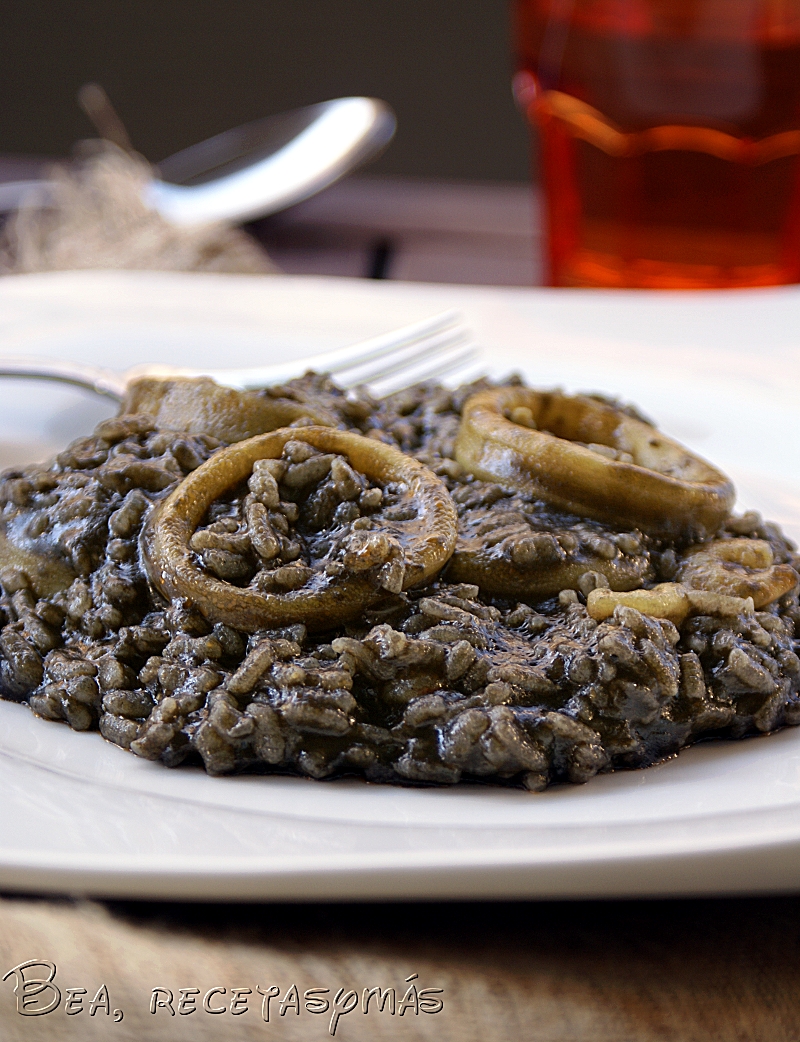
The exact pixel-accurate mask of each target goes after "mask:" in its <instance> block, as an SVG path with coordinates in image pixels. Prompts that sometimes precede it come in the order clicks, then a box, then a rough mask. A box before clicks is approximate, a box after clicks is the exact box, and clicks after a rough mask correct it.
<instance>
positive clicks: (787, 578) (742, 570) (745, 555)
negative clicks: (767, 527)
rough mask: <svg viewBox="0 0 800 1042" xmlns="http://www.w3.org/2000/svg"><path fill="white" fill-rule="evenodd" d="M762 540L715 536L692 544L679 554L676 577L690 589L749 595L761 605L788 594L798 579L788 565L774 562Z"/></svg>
mask: <svg viewBox="0 0 800 1042" xmlns="http://www.w3.org/2000/svg"><path fill="white" fill-rule="evenodd" d="M774 561H775V558H774V556H773V553H772V547H771V546H770V545H769V543H768V542H767V541H766V540H765V539H718V540H715V541H714V542H713V543H708V544H706V545H704V546H697V547H693V548H691V549H689V550H687V551H686V553H685V554H683V556H682V563H681V564H680V566H679V568H678V574H677V579H678V581H679V582H681V583H683V585H684V586H688V587H690V588H691V589H693V590H711V591H715V592H717V593H722V594H727V595H729V596H731V597H752V598H753V604H754V605H755V607H756V608H764V607H766V605H768V604H772V602H773V601H777V600H778V598H779V597H783V595H784V594H786V593H789V592H790V591H791V590H793V589H794V588H795V586H796V585H797V582H798V575H797V572H796V571H795V570H794V568H792V566H791V565H790V564H775V563H774Z"/></svg>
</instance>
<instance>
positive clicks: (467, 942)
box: [0, 898, 800, 1042]
mask: <svg viewBox="0 0 800 1042" xmlns="http://www.w3.org/2000/svg"><path fill="white" fill-rule="evenodd" d="M798 938H800V900H798V899H797V898H773V899H759V900H756V899H753V900H742V901H736V900H723V901H676V902H669V901H663V902H658V901H642V902H607V903H603V902H588V903H581V902H574V903H564V904H558V903H555V904H536V903H527V904H498V905H492V904H485V903H478V904H455V905H442V904H434V905H425V904H412V905H407V906H404V905H348V906H336V905H332V906H320V905H309V906H302V905H297V906H293V905H283V906H276V905H261V906H252V905H251V906H237V905H230V906H219V905H218V906H203V905H175V904H169V905H163V906H146V905H127V906H125V905H108V906H104V905H102V904H96V903H83V904H81V903H78V904H72V903H69V902H64V903H60V902H53V901H50V902H48V901H35V900H29V899H6V900H0V977H2V976H3V975H4V974H5V973H6V972H7V971H8V970H9V969H11V968H12V967H14V966H16V965H18V964H20V963H22V962H24V961H26V960H29V959H46V960H49V961H51V962H54V963H55V964H56V966H57V975H56V978H55V982H56V983H57V984H58V985H59V986H60V987H61V988H62V990H64V991H65V989H66V988H70V987H82V988H85V989H86V995H84V996H83V997H82V998H83V1012H81V1013H77V1014H75V1015H72V1016H68V1015H67V1014H66V1013H65V1012H64V1000H63V999H62V1003H61V1005H60V1006H59V1008H57V1009H55V1010H54V1011H53V1012H51V1013H49V1014H47V1015H44V1016H37V1017H30V1016H27V1017H26V1016H21V1015H20V1014H18V1013H17V1012H16V1007H15V999H14V994H13V975H12V976H11V977H9V979H8V980H6V981H5V982H4V983H1V984H0V1039H2V1042H40V1040H41V1042H44V1040H49V1042H52V1040H57V1042H61V1040H69V1042H72V1040H76V1042H77V1040H79V1039H80V1040H84V1039H95V1038H97V1039H117V1040H126V1042H127V1040H131V1042H134V1040H135V1042H139V1040H143V1039H146V1040H151V1039H152V1040H156V1042H161V1040H164V1042H168V1040H169V1042H172V1040H177V1042H182V1040H186V1042H190V1040H192V1042H212V1040H213V1042H225V1040H227V1039H237V1040H240V1042H248V1040H250V1039H252V1040H256V1039H262V1040H263V1039H276V1040H287V1042H311V1040H319V1042H322V1040H323V1039H326V1038H330V1037H331V1036H330V1033H329V1031H330V1012H326V1013H325V1014H312V1013H310V1012H308V1011H307V1010H306V1009H304V1008H301V1012H300V1013H299V1014H298V1013H296V1012H295V1009H294V1006H293V1003H292V1000H291V996H290V997H289V1001H288V1002H287V1003H286V1004H285V1012H284V1014H283V1015H282V1016H281V1013H280V1003H281V1000H284V999H285V998H286V994H287V992H288V991H289V990H290V989H291V986H292V985H296V986H297V989H298V991H297V994H298V996H299V999H300V1003H301V1006H302V1003H303V993H304V991H305V990H306V989H309V988H328V989H330V990H329V992H328V999H329V1000H330V999H332V998H333V997H335V995H336V993H337V991H338V989H340V988H341V989H343V991H342V994H341V996H340V1000H339V1001H340V1003H341V1002H342V1001H343V1000H344V999H345V998H346V995H347V993H348V992H349V991H353V992H355V993H357V999H358V1003H359V1004H358V1006H357V1007H356V1008H354V1009H353V1010H352V1011H351V1012H349V1013H347V1014H345V1015H343V1016H341V1017H340V1018H339V1021H338V1024H337V1026H336V1035H335V1037H336V1038H338V1039H343V1040H345V1042H347V1040H357V1042H362V1040H363V1042H381V1040H393V1042H394V1040H398V1042H399V1040H403V1042H406V1040H407V1042H422V1040H425V1042H433V1040H441V1042H500V1040H502V1042H656V1040H659V1042H673V1040H674V1042H708V1040H709V1039H715V1040H719V1042H734V1040H735V1042H751V1040H752V1042H773V1040H775V1042H784V1040H786V1042H788V1040H790V1039H791V1040H796V1039H798V1038H800V999H799V998H798V976H799V975H800V970H798V965H797V943H798ZM413 974H417V975H418V976H417V977H416V978H415V980H414V981H413V984H414V985H415V986H416V987H417V988H418V989H420V994H421V990H422V989H427V988H441V989H443V991H442V992H441V999H442V1000H443V1002H444V1008H443V1009H442V1010H441V1012H439V1013H425V1012H423V1011H420V1012H419V1013H415V1012H414V1009H413V1008H411V1007H410V1006H409V1007H407V1008H406V1011H405V1013H404V1014H403V1016H402V1017H401V1016H400V1013H399V1004H400V1001H401V998H402V997H403V996H404V994H405V991H406V989H408V987H409V984H408V983H406V978H408V977H410V976H412V975H413ZM103 984H105V985H106V987H107V989H108V999H109V1005H110V1008H111V1009H112V1011H113V1010H114V1009H121V1010H122V1011H123V1014H124V1016H123V1019H122V1021H121V1022H119V1023H114V1022H113V1012H112V1013H111V1014H107V1013H105V1010H104V1008H102V1002H101V1005H100V1006H98V1008H97V1009H96V1012H95V1015H94V1016H93V1017H91V1016H90V1015H89V1012H88V1005H89V1003H90V1002H91V1001H92V1000H93V999H94V998H95V997H96V995H97V992H98V990H99V989H100V987H101V985H103ZM258 985H261V987H262V989H267V988H268V987H269V986H270V985H275V986H277V987H278V989H279V995H278V997H277V998H276V999H273V1000H272V1002H271V1007H270V1021H269V1023H265V1022H264V1020H263V1019H262V1016H261V1002H262V999H261V996H260V995H259V994H258V992H257V990H256V989H257V986H258ZM374 987H381V988H382V989H387V988H390V987H394V988H395V989H396V994H397V1005H396V1007H395V1010H396V1012H395V1015H394V1016H392V1015H391V1012H390V1009H389V1006H388V1005H387V1006H386V1007H385V1008H384V1010H383V1012H380V1011H379V1010H377V1009H376V1008H375V1006H374V1003H373V1004H372V1005H370V1006H369V1012H368V1014H366V1015H365V1014H364V1013H363V1012H362V1011H361V1003H362V1001H363V989H365V988H366V989H367V990H369V989H371V988H374ZM154 988H164V989H168V990H169V991H171V992H172V993H173V1009H176V1007H177V1001H178V999H179V989H180V988H194V989H197V990H198V992H199V994H198V995H196V996H195V1004H196V1005H197V1007H198V1008H197V1009H196V1011H195V1012H194V1013H191V1014H186V1015H180V1014H179V1013H178V1012H177V1009H176V1012H175V1014H174V1015H170V1013H169V1011H168V1009H166V1008H164V1007H156V1013H155V1014H151V1013H150V1012H149V1008H150V1002H151V997H152V991H153V989H154ZM212 988H225V989H226V992H225V993H221V992H217V993H216V994H215V995H213V996H212V997H211V999H210V1000H209V1005H211V1006H212V1007H214V1008H221V1007H223V1006H226V1007H227V1008H226V1012H224V1013H219V1014H209V1013H206V1012H204V1011H203V1010H202V1009H201V1008H199V1007H200V1006H201V1004H202V999H203V997H204V996H205V995H206V994H207V993H208V992H209V990H210V989H212ZM233 988H250V989H251V990H252V994H251V995H249V996H248V997H247V998H248V1004H247V1006H248V1008H247V1011H246V1012H245V1013H243V1014H241V1015H234V1016H232V1015H231V1012H230V1001H231V989H233Z"/></svg>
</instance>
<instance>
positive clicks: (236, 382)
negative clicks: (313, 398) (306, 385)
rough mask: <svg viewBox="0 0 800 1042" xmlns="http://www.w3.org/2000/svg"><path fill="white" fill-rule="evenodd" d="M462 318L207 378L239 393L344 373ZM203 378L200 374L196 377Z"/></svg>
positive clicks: (453, 314)
mask: <svg viewBox="0 0 800 1042" xmlns="http://www.w3.org/2000/svg"><path fill="white" fill-rule="evenodd" d="M460 322H461V317H460V315H459V313H458V312H457V311H445V312H442V313H441V314H439V315H434V316H433V317H432V318H428V319H425V321H424V322H414V323H412V324H411V325H408V326H404V327H403V328H402V329H395V330H393V331H392V332H390V333H382V334H381V335H380V336H377V337H371V338H370V339H369V340H362V341H360V342H359V343H357V344H350V345H348V346H347V347H342V348H337V349H336V350H334V351H325V352H323V353H322V354H318V355H312V356H310V357H308V358H298V359H294V360H292V361H291V362H283V363H278V364H272V365H264V366H258V367H257V368H255V367H254V368H252V369H225V370H223V369H210V370H208V371H207V375H208V376H211V377H212V378H213V379H215V380H217V382H218V383H222V384H225V385H227V386H228V387H236V388H238V389H239V390H251V389H258V388H261V387H265V386H267V385H268V384H271V383H280V382H281V381H283V380H289V379H292V378H293V377H296V376H299V375H300V374H302V373H304V372H307V371H308V370H309V369H313V370H315V371H316V372H322V373H332V374H337V375H338V374H340V373H345V372H347V371H348V370H350V369H354V368H356V367H360V366H363V365H365V364H366V363H367V362H371V361H373V360H376V359H379V358H383V357H385V356H386V355H390V354H394V353H395V352H396V351H399V350H403V349H405V348H409V347H413V346H414V345H415V344H420V343H425V342H427V341H428V339H429V338H430V337H435V336H437V335H438V334H440V333H443V332H445V331H447V330H449V329H453V328H455V327H458V325H459V324H460ZM195 375H199V374H195Z"/></svg>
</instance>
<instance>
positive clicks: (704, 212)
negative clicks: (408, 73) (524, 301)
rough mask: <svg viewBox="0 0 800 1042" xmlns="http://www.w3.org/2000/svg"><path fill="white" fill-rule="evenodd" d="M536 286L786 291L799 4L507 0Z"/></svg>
mask: <svg viewBox="0 0 800 1042" xmlns="http://www.w3.org/2000/svg"><path fill="white" fill-rule="evenodd" d="M516 20H517V41H518V50H519V53H518V62H519V68H520V70H521V71H520V73H519V74H518V76H517V80H516V88H517V96H518V98H519V99H520V101H521V102H522V103H523V105H524V107H525V109H526V112H527V115H528V118H529V120H530V122H531V124H532V125H534V126H535V127H536V128H537V129H538V133H539V136H540V141H541V152H542V175H543V179H544V181H545V186H546V194H547V199H548V203H547V224H548V257H547V262H548V281H549V282H550V284H551V285H559V286H609V287H611V286H622V287H624V286H629V287H653V288H706V287H708V288H724V287H736V286H750V285H772V284H780V283H791V282H797V281H800V195H799V194H798V191H799V188H800V185H799V183H798V178H800V163H799V162H798V157H799V156H800V3H798V2H797V0H786V2H783V3H777V2H774V0H639V2H634V0H517V3H516Z"/></svg>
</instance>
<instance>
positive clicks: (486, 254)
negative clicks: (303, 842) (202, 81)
mask: <svg viewBox="0 0 800 1042" xmlns="http://www.w3.org/2000/svg"><path fill="white" fill-rule="evenodd" d="M14 172H16V171H14ZM2 175H3V170H2V163H0V180H2V179H3V176H2ZM537 213H538V203H537V200H536V197H535V195H534V193H532V192H531V191H530V189H529V188H528V186H524V185H465V184H461V185H443V184H428V183H425V182H410V181H386V180H384V181H380V180H378V179H370V178H360V179H356V178H352V179H349V180H348V181H345V182H342V183H341V184H339V185H337V186H335V187H334V188H333V189H331V190H329V191H328V192H326V193H324V194H323V195H321V196H319V197H317V198H315V199H312V200H309V201H308V202H306V203H304V204H302V205H301V206H298V207H295V208H294V209H293V210H292V211H289V212H287V213H286V214H283V215H280V216H278V217H274V218H270V219H269V220H266V221H262V222H258V223H257V224H255V225H253V226H251V231H252V232H253V233H254V234H256V235H257V237H258V238H259V239H260V240H261V241H262V242H263V243H264V244H265V245H266V246H267V248H268V249H269V251H270V253H271V254H272V256H273V257H274V258H275V259H276V260H277V262H278V263H279V264H280V265H281V267H283V268H284V270H286V271H287V272H291V273H298V274H312V273H319V274H342V275H364V276H366V277H384V278H398V279H409V280H415V281H441V282H447V281H450V282H462V283H485V284H486V283H491V284H496V285H531V284H534V283H536V282H538V281H540V278H541V265H540V262H539V260H538V243H537V241H536V240H537V238H538V232H536V231H535V229H536V228H538V219H537ZM799 940H800V899H798V898H795V897H791V896H789V897H775V898H759V899H748V898H740V899H726V900H709V899H705V900H691V901H683V900H682V901H639V902H625V901H608V902H575V903H554V902H522V903H497V904H494V903H488V902H483V903H480V902H476V903H470V904H458V903H453V904H446V903H430V904H409V905H403V904H397V905H392V904H360V905H311V904H308V905H257V906H252V905H241V906H240V905H197V904H178V903H168V904H166V903H165V904H161V905H154V904H142V903H138V904H137V903H127V904H123V903H110V902H109V903H99V902H97V903H88V902H81V901H75V902H70V901H54V900H46V899H42V898H40V897H37V896H35V895H32V896H29V897H16V896H11V895H9V896H7V897H5V898H0V977H2V976H3V975H4V974H6V973H7V971H11V970H12V968H13V967H15V966H18V965H19V964H21V963H23V962H26V961H28V960H32V959H36V960H45V961H48V962H50V963H53V964H54V965H55V966H56V977H55V983H56V984H57V985H58V986H59V988H60V989H61V994H62V1000H61V1003H60V1005H59V1007H58V1008H57V1009H55V1010H53V1012H51V1013H49V1014H46V1015H40V1016H24V1017H23V1016H20V1015H19V1014H18V1013H17V1011H16V1005H15V1001H16V1000H15V995H14V990H13V988H14V983H15V981H16V979H17V976H18V975H17V974H15V973H13V972H12V973H11V974H10V976H8V978H7V979H6V980H5V981H4V982H0V1039H2V1040H3V1042H6V1040H9V1042H17V1040H20V1042H22V1040H26V1042H27V1040H33V1042H37V1040H48V1042H50V1040H53V1039H56V1040H61V1039H64V1040H71V1039H76V1040H77V1039H81V1040H83V1039H86V1038H94V1037H98V1038H99V1037H101V1036H102V1037H106V1035H109V1037H114V1038H117V1039H131V1040H137V1042H138V1040H141V1039H153V1040H161V1039H164V1040H167V1039H169V1040H183V1039H186V1040H198V1042H201V1040H211V1039H213V1040H214V1042H224V1040H226V1039H228V1038H230V1039H234V1038H235V1039H237V1040H247V1039H250V1038H253V1039H256V1038H259V1039H260V1038H265V1037H273V1038H276V1039H286V1040H289V1042H305V1040H307V1039H308V1040H312V1039H322V1038H325V1037H330V1028H331V1026H332V1025H331V1011H330V1010H328V1011H327V1012H326V1013H324V1014H317V1015H315V1014H313V1013H311V1012H309V1011H308V1010H307V1009H306V1008H305V1006H304V1004H303V993H304V991H305V990H306V989H309V988H328V989H330V991H329V993H328V995H327V999H328V1000H330V999H332V998H334V997H335V996H336V994H337V992H338V991H339V989H343V991H342V992H341V993H340V995H339V1007H340V1008H344V1007H349V1006H350V1005H352V1003H353V1002H355V1001H356V999H355V998H353V997H348V996H349V994H350V993H351V992H353V993H356V998H357V999H358V1001H359V1005H358V1006H357V1007H356V1008H354V1009H352V1011H351V1012H348V1013H344V1014H343V1015H341V1016H340V1017H339V1018H338V1020H337V1022H336V1024H335V1025H334V1026H335V1029H336V1037H339V1038H342V1039H345V1040H348V1039H352V1040H362V1039H363V1040H370V1042H375V1040H383V1039H387V1040H394V1039H397V1040H401V1039H402V1040H404V1042H405V1040H408V1042H411V1040H416V1039H420V1040H422V1039H424V1040H433V1039H437V1040H440V1039H441V1040H445V1042H450V1040H452V1042H471V1040H476V1042H494V1040H498V1042H500V1040H503V1042H505V1040H508V1042H517V1040H520V1042H522V1040H531V1042H534V1040H535V1042H584V1040H585V1042H590V1040H591V1042H628V1040H630V1042H650V1040H653V1042H655V1040H659V1042H662V1040H675V1042H690V1040H691V1042H694V1040H698V1042H700V1040H706V1039H709V1038H712V1037H713V1038H715V1039H718V1040H720V1042H727V1040H730V1042H749V1040H754V1042H756V1040H758V1042H762V1040H769V1042H772V1040H775V1042H782V1040H787V1042H788V1040H798V1039H800V995H799V994H798V983H799V978H800V970H798V959H797V955H798V941H799ZM41 971H42V967H38V968H37V967H31V968H29V969H28V970H27V971H24V972H26V973H27V974H28V977H29V979H30V977H31V975H34V976H35V975H36V974H37V973H39V975H41ZM414 974H418V977H417V978H416V979H414V980H412V981H411V982H410V983H408V982H407V981H406V978H409V977H411V976H412V975H414ZM411 984H413V985H414V986H415V987H418V988H419V989H426V988H442V989H443V992H442V993H441V994H440V995H439V998H440V999H441V1000H442V1001H443V1002H444V1007H443V1009H442V1010H441V1011H440V1012H438V1013H432V1012H429V1013H426V1012H424V1011H421V1012H419V1013H415V1010H414V1007H413V994H412V995H411V996H409V997H408V1002H407V1003H406V1004H405V1005H404V1004H403V1003H402V1002H401V1000H402V998H403V996H404V994H405V993H406V991H407V989H408V988H409V987H410V986H411ZM102 985H106V987H107V989H108V997H109V1005H108V1008H109V1009H110V1010H112V1011H113V1010H114V1009H120V1010H122V1013H123V1019H122V1020H121V1021H120V1022H119V1023H113V1020H114V1014H113V1012H112V1013H109V1014H107V1013H106V1012H105V1004H104V996H103V994H102V993H101V994H100V996H99V999H98V1001H97V1002H96V1004H95V1007H94V1008H95V1015H94V1016H92V1015H90V1003H91V1000H92V999H95V998H97V996H98V991H99V989H100V988H101V986H102ZM292 985H296V986H297V989H298V995H299V1009H300V1012H297V1010H296V1009H295V1005H294V1004H293V993H291V987H292ZM259 986H260V987H261V988H262V990H269V988H270V986H274V987H276V988H278V989H279V994H278V995H277V998H275V999H272V1000H271V1005H270V1022H269V1024H266V1023H265V1022H264V1020H263V1017H262V1001H263V999H262V996H261V994H259V992H258V991H257V988H258V987H259ZM375 987H380V988H383V989H387V988H395V990H396V994H397V1005H396V1008H395V1014H394V1015H392V1013H391V1010H390V1006H389V1005H388V1004H387V1005H386V1006H385V1007H384V1009H383V1012H380V1011H379V1010H378V1009H377V1008H376V1006H375V1004H374V1000H371V1001H372V1004H371V1005H370V1007H369V1012H368V1014H366V1015H365V1014H364V1013H363V1012H362V1009H361V1004H362V1003H363V998H364V994H363V993H364V990H365V989H366V990H367V991H369V989H371V988H375ZM68 988H85V989H86V994H85V995H84V994H82V993H80V992H77V993H73V994H74V995H75V999H74V1001H73V1006H72V1007H71V1008H72V1010H73V1011H74V1012H73V1013H72V1014H71V1015H68V1014H67V1013H66V1012H65V1005H66V1002H67V999H68V997H69V996H68V994H67V992H66V989H68ZM154 988H162V989H167V990H168V991H162V992H159V993H158V994H159V996H160V999H161V1000H162V1001H164V1002H165V1003H166V1000H167V998H168V992H170V993H171V994H172V1009H173V1010H178V1002H179V1000H180V995H179V989H181V988H183V989H197V994H195V993H194V992H191V993H187V995H188V998H187V1003H188V1004H187V1006H186V1007H185V1009H184V1013H183V1014H181V1013H180V1012H175V1013H174V1014H171V1013H170V1009H169V1006H167V1005H163V1006H160V1007H158V1006H157V1007H156V1012H155V1013H154V1014H151V1013H150V1012H149V1007H150V1002H151V998H152V993H153V989H154ZM223 988H224V989H226V990H225V992H224V993H223V992H222V991H216V992H214V994H212V995H211V996H210V997H209V998H208V1000H207V1001H208V1005H209V1006H210V1008H215V1009H222V1008H223V1004H225V1003H227V1004H228V1005H227V1010H226V1012H225V1013H215V1014H212V1013H209V1012H204V1010H203V1009H202V1008H201V1007H202V1003H203V1000H204V997H205V996H207V994H208V992H209V991H210V990H213V989H223ZM237 988H238V989H247V988H249V989H251V992H250V994H247V993H246V992H239V998H240V1000H241V1002H242V1005H240V1006H239V1007H238V1008H240V1009H241V1008H244V1005H245V1004H246V1012H245V1013H242V1014H240V1015H232V1013H231V1010H230V1001H231V998H232V994H231V993H232V989H237ZM42 994H43V995H46V994H49V992H48V991H47V990H45V992H43V993H42ZM192 998H194V1002H195V1006H196V1007H197V1008H196V1009H195V1012H194V1013H189V1012H188V1009H190V1008H191V1005H190V1003H191V1001H192ZM429 999H430V996H429ZM41 1001H42V1000H41V999H40V998H36V999H35V1002H34V1006H35V1003H36V1002H41ZM79 1009H81V1010H82V1012H77V1010H79ZM401 1009H402V1016H401V1015H400V1014H401ZM267 1032H271V1036H268V1035H267V1034H266V1033H267Z"/></svg>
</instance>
